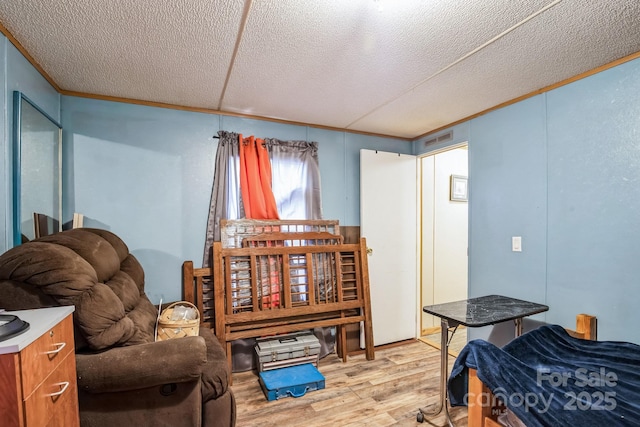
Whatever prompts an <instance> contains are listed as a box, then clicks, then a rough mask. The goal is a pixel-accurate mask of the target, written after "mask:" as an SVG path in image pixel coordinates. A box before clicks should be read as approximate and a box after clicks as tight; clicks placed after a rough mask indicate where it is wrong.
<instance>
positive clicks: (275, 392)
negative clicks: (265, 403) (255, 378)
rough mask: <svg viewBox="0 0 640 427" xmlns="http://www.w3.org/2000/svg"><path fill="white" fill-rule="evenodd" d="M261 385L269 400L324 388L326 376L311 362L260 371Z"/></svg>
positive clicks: (296, 395)
mask: <svg viewBox="0 0 640 427" xmlns="http://www.w3.org/2000/svg"><path fill="white" fill-rule="evenodd" d="M260 386H261V387H262V391H263V392H264V395H265V396H266V397H267V400H277V399H280V398H282V397H288V396H291V397H301V396H304V395H305V393H306V392H308V391H313V390H321V389H323V388H324V376H323V375H322V374H321V373H320V372H318V370H317V369H316V367H315V366H313V365H312V364H311V363H305V364H304V365H297V366H290V367H288V368H280V369H272V370H270V371H264V372H260Z"/></svg>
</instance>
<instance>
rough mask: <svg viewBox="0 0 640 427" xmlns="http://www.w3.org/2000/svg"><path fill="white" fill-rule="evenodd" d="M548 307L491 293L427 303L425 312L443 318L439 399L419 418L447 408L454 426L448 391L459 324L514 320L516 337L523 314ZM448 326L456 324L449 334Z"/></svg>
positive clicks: (452, 326)
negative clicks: (450, 358)
mask: <svg viewBox="0 0 640 427" xmlns="http://www.w3.org/2000/svg"><path fill="white" fill-rule="evenodd" d="M547 310H549V307H548V306H546V305H543V304H537V303H534V302H529V301H523V300H520V299H516V298H510V297H505V296H502V295H488V296H484V297H478V298H471V299H466V300H462V301H454V302H448V303H444V304H435V305H428V306H425V307H423V308H422V311H424V312H425V313H429V314H432V315H434V316H437V317H439V318H440V325H441V331H440V402H439V403H438V404H436V407H435V408H434V410H433V411H429V412H426V411H424V410H423V409H420V410H419V412H418V416H417V421H418V422H420V423H421V422H423V421H424V417H425V416H434V415H438V414H439V413H440V412H442V410H443V409H444V411H445V416H446V418H447V423H448V424H449V426H450V427H454V425H453V422H452V421H451V417H450V415H449V409H448V403H447V402H448V401H449V396H448V393H447V377H448V376H449V373H448V371H449V361H448V355H449V343H450V338H453V334H455V332H456V329H457V328H458V326H460V325H463V326H467V327H470V328H479V327H482V326H488V325H494V324H496V323H501V322H506V321H508V320H513V321H514V322H515V326H516V337H518V336H520V335H521V334H522V318H523V317H526V316H531V315H534V314H538V313H542V312H544V311H547ZM449 328H454V330H453V332H452V333H451V337H449Z"/></svg>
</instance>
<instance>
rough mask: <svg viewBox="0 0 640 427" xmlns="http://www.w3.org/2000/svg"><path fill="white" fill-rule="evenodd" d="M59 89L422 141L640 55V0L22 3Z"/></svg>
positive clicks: (6, 10) (25, 40)
mask: <svg viewBox="0 0 640 427" xmlns="http://www.w3.org/2000/svg"><path fill="white" fill-rule="evenodd" d="M0 24H2V26H4V27H5V28H6V29H7V30H8V31H9V33H10V34H11V35H12V36H13V37H14V38H15V39H16V40H17V41H18V43H19V44H20V45H22V46H23V47H24V49H25V50H26V51H27V52H28V53H29V55H30V56H31V57H32V58H33V59H34V60H35V62H37V63H38V64H39V65H40V66H41V67H42V69H43V70H44V71H45V72H46V74H47V75H48V76H49V77H50V78H51V79H52V80H53V82H54V84H55V85H57V86H58V87H59V88H60V90H61V91H62V92H63V93H69V92H74V93H76V92H77V93H85V94H91V95H100V96H109V97H116V98H127V99H135V100H141V101H150V102H158V103H165V104H173V105H178V106H184V107H193V108H205V109H211V110H216V111H221V112H228V113H234V114H246V115H251V116H256V117H264V118H272V119H279V120H285V121H292V122H300V123H306V124H311V125H318V126H327V127H332V128H341V129H347V130H352V131H359V132H371V133H377V134H383V135H392V136H398V137H404V138H415V137H418V136H421V135H424V134H426V133H428V132H430V131H432V130H434V129H437V128H439V127H442V126H445V125H447V124H450V123H452V122H455V121H457V120H460V119H463V118H465V117H468V116H470V115H473V114H476V113H479V112H481V111H484V110H486V109H488V108H491V107H493V106H496V105H498V104H501V103H503V102H507V101H509V100H512V99H514V98H517V97H520V96H523V95H525V94H528V93H531V92H533V91H536V90H538V89H541V88H544V87H546V86H549V85H552V84H554V83H557V82H559V81H562V80H565V79H568V78H570V77H573V76H576V75H578V74H581V73H583V72H586V71H589V70H592V69H594V68H597V67H599V66H602V65H605V64H607V63H610V62H612V61H614V60H617V59H619V58H622V57H625V56H627V55H630V54H633V53H636V52H638V51H640V1H638V0H377V1H376V0H313V1H312V0H306V1H301V0H253V1H251V0H244V1H243V0H83V1H78V0H21V1H2V2H0Z"/></svg>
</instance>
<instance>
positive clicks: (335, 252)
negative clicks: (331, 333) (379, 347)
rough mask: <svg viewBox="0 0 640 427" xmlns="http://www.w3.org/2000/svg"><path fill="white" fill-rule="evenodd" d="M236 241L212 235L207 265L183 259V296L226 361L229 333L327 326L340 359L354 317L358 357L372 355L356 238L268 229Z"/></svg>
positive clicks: (362, 251) (363, 255) (362, 259)
mask: <svg viewBox="0 0 640 427" xmlns="http://www.w3.org/2000/svg"><path fill="white" fill-rule="evenodd" d="M239 241H241V245H242V246H243V247H229V248H224V247H223V246H222V243H221V242H214V243H213V268H198V269H194V268H193V263H192V262H191V261H186V262H185V263H184V264H183V290H184V298H185V300H187V301H190V302H192V303H194V304H195V305H196V306H197V307H198V309H199V310H200V313H201V319H202V321H203V324H204V325H205V326H209V327H213V328H214V330H215V334H216V336H217V337H218V339H219V340H220V342H221V344H222V345H223V347H224V348H225V351H226V353H227V359H228V362H229V367H230V368H231V367H232V365H231V360H232V358H231V342H232V341H233V340H236V339H241V338H257V337H262V336H267V335H274V334H280V333H288V332H296V331H301V330H307V329H313V328H316V327H329V326H335V327H337V337H336V341H337V344H338V350H339V354H340V355H341V356H342V358H343V360H344V361H346V358H347V351H346V338H347V334H346V325H348V324H360V323H362V324H363V325H364V341H365V355H366V358H367V360H373V359H374V357H375V356H374V347H373V326H372V321H371V299H370V292H369V274H368V264H367V250H366V249H367V247H366V240H365V239H364V238H362V239H360V241H359V243H355V244H343V243H342V237H341V236H339V235H333V234H330V233H326V232H324V233H323V232H307V233H304V232H303V233H295V232H294V233H280V232H277V231H275V232H272V233H267V234H256V235H253V236H251V237H248V238H242V239H240V240H239ZM285 241H286V244H284V243H285Z"/></svg>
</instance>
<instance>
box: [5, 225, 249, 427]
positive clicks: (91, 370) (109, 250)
mask: <svg viewBox="0 0 640 427" xmlns="http://www.w3.org/2000/svg"><path fill="white" fill-rule="evenodd" d="M176 286H179V284H176ZM57 305H74V306H75V312H74V316H73V317H74V319H73V320H74V328H75V345H76V365H77V374H78V375H77V378H78V395H79V396H78V397H79V404H80V422H81V424H82V426H83V427H93V426H109V427H112V426H127V425H132V426H133V425H135V426H154V427H155V426H185V427H188V426H216V427H217V426H221V427H222V426H234V425H235V417H236V408H235V400H234V397H233V393H232V391H231V389H230V388H229V387H228V385H229V379H230V378H229V377H230V372H229V369H228V365H227V359H226V356H225V353H224V351H223V349H222V346H221V345H220V343H219V342H218V340H217V339H216V337H215V336H214V334H213V333H212V331H211V330H210V329H208V328H204V327H201V328H200V334H199V335H200V336H197V337H196V336H193V337H185V338H177V339H172V340H168V341H160V342H154V337H155V322H156V316H157V308H156V307H154V306H153V304H151V302H150V301H149V299H148V298H147V296H146V295H145V293H144V272H143V270H142V267H141V266H140V264H139V263H138V261H137V260H136V258H135V257H134V256H133V255H131V254H130V253H129V250H128V248H127V246H126V245H125V243H124V242H123V241H122V240H121V239H120V238H119V237H117V236H116V235H115V234H113V233H111V232H109V231H105V230H98V229H88V228H82V229H75V230H69V231H64V232H61V233H58V234H54V235H51V236H46V237H42V238H40V239H36V240H32V241H30V242H27V243H25V244H22V245H20V246H17V247H15V248H13V249H10V250H9V251H7V252H5V253H4V254H2V255H1V256H0V308H4V309H6V310H22V309H32V308H40V307H51V306H57Z"/></svg>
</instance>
